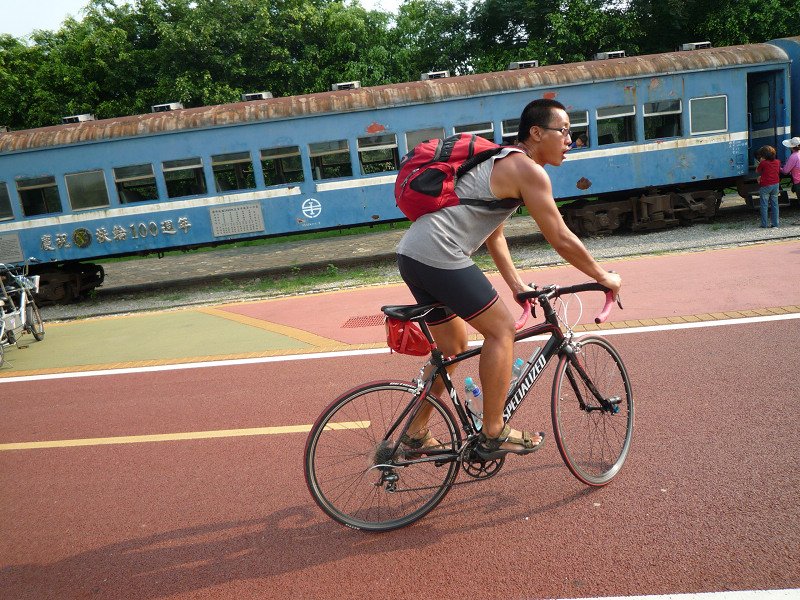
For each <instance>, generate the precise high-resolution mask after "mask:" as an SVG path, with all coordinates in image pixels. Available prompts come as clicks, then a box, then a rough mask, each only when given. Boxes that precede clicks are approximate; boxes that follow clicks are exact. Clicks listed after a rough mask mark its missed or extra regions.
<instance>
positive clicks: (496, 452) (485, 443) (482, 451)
mask: <svg viewBox="0 0 800 600" xmlns="http://www.w3.org/2000/svg"><path fill="white" fill-rule="evenodd" d="M534 435H538V436H540V437H541V439H540V440H539V443H538V444H534V443H533V436H534ZM506 442H509V443H511V444H517V445H518V446H520V448H518V449H517V448H503V447H502V446H503V444H505V443H506ZM542 444H544V432H543V431H540V432H538V433H535V434H532V433H531V432H529V431H523V432H522V437H521V438H519V437H515V436H514V437H512V435H511V426H510V425H508V424H506V425H505V427H503V430H502V431H501V432H500V435H499V436H497V437H496V438H490V437H486V435H485V434H484V433H483V432H481V435H480V438H479V441H478V445H477V446H476V447H475V453H476V454H477V455H478V456H480V457H481V458H482V459H483V460H494V459H496V458H501V457H503V456H505V455H506V454H530V453H531V452H536V451H537V450H538V449H539V448H541V447H542Z"/></svg>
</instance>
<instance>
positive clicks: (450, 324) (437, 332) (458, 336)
mask: <svg viewBox="0 0 800 600" xmlns="http://www.w3.org/2000/svg"><path fill="white" fill-rule="evenodd" d="M430 330H431V334H432V335H433V339H434V340H436V346H437V347H438V348H439V350H441V351H442V353H443V354H444V355H445V356H453V355H455V354H458V353H459V352H463V351H464V350H466V349H467V326H466V324H465V323H464V321H463V320H462V319H461V318H459V317H456V318H455V319H451V320H450V321H446V322H444V323H441V324H440V325H431V326H430ZM456 366H457V365H451V366H450V367H448V369H447V372H448V373H450V374H451V375H452V373H453V372H454V371H455V369H456ZM442 392H444V383H442V380H441V379H437V380H436V381H435V382H434V384H433V387H432V389H431V393H433V395H434V396H441V394H442ZM432 410H433V407H432V406H431V405H430V404H428V403H427V402H426V403H425V404H423V405H422V408H421V409H420V411H419V413H417V416H416V417H414V420H413V421H412V422H411V426H410V427H409V428H408V435H409V436H411V437H414V438H417V437H422V436H423V435H424V434H425V429H426V428H427V423H428V419H429V418H430V416H431V411H432ZM437 443H438V442H437V441H436V440H431V441H430V442H428V443H427V444H426V445H431V446H432V445H436V444H437Z"/></svg>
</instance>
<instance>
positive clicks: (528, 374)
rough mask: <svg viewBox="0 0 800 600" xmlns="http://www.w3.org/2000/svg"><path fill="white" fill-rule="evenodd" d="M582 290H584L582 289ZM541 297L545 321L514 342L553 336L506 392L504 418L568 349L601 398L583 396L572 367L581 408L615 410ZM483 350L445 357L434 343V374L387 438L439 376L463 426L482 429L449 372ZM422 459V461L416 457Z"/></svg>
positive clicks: (469, 430) (444, 453)
mask: <svg viewBox="0 0 800 600" xmlns="http://www.w3.org/2000/svg"><path fill="white" fill-rule="evenodd" d="M579 291H580V290H579ZM536 299H537V300H538V301H539V304H540V306H541V307H542V310H543V312H544V318H545V321H544V323H540V324H538V325H534V326H533V327H529V328H527V329H523V330H522V331H519V332H518V333H516V334H515V336H514V342H515V343H516V342H519V341H522V340H525V339H528V338H531V337H534V336H537V335H546V334H549V335H550V338H549V339H548V340H547V342H546V343H545V345H544V346H543V347H542V348H537V349H536V350H535V351H534V353H533V354H532V355H531V357H530V358H529V359H528V361H527V362H526V363H525V365H524V367H523V369H522V372H521V373H520V375H519V377H518V378H517V380H516V382H514V385H513V386H511V389H509V391H508V395H507V396H506V402H505V406H504V408H503V422H504V423H508V421H509V420H510V419H511V417H513V416H514V413H516V412H517V409H519V407H520V405H521V404H522V401H523V400H524V399H525V397H526V396H527V395H528V392H529V391H530V390H531V388H532V387H533V386H534V385H535V384H536V381H537V380H538V379H539V376H540V375H541V374H542V372H543V371H544V370H545V367H546V366H547V365H548V364H549V363H550V360H551V359H552V358H553V357H554V356H558V355H559V353H560V352H562V351H566V352H568V360H569V361H570V365H571V366H572V367H573V368H574V369H575V371H577V373H578V375H579V376H580V379H582V380H583V382H584V383H585V384H586V386H587V388H588V389H589V391H590V392H591V394H592V396H594V397H595V398H596V399H597V401H598V402H599V403H600V407H595V408H592V407H590V406H588V405H587V403H586V402H585V400H584V399H583V394H582V393H581V389H580V386H579V385H578V381H577V380H576V378H575V374H574V373H573V372H572V369H569V370H567V379H568V380H569V382H570V385H571V386H572V388H573V390H574V391H575V394H576V396H577V398H578V402H579V404H580V407H581V409H583V410H597V409H598V408H599V409H600V410H611V409H612V407H613V405H614V404H617V403H618V401H617V402H615V401H614V400H615V399H612V400H611V401H609V400H608V399H606V398H604V397H603V396H602V395H601V394H600V392H599V391H598V390H597V388H596V387H595V386H594V383H592V380H591V378H590V377H589V376H588V374H587V373H586V371H585V370H584V369H583V366H582V365H581V363H580V361H579V360H578V358H577V357H576V356H575V354H574V352H573V351H572V349H571V348H569V347H568V346H566V345H565V342H566V341H567V338H566V336H565V335H564V333H563V332H562V331H561V328H560V327H559V325H558V317H557V315H556V313H555V310H553V307H552V305H551V304H550V302H549V300H548V299H547V297H545V296H544V295H540V296H538V297H537V298H536ZM420 325H421V327H422V331H423V333H424V334H425V336H426V337H427V338H428V340H429V341H431V342H432V343H433V338H432V336H431V334H430V330H429V329H428V326H427V324H426V323H425V322H424V321H420ZM482 350H483V347H482V346H481V347H478V348H475V349H473V350H467V351H465V352H461V353H459V354H457V355H455V356H451V357H450V358H445V357H444V355H443V354H442V352H441V350H439V349H438V348H436V346H435V345H434V347H433V351H432V352H431V359H430V361H429V363H428V364H429V366H430V367H431V368H433V369H434V374H433V376H432V377H431V376H426V377H425V379H424V384H423V386H422V388H421V389H420V391H419V395H418V397H417V400H416V401H414V402H411V403H409V405H408V406H407V407H406V408H405V409H404V410H403V412H402V413H401V414H400V416H398V418H397V420H396V421H395V422H394V425H393V426H392V427H390V428H389V431H387V433H386V438H385V439H389V437H391V436H392V435H393V433H394V432H395V431H396V430H397V428H398V427H399V426H400V424H401V423H403V421H404V420H405V419H406V418H408V421H407V423H406V425H405V428H404V430H403V432H402V433H403V434H404V433H405V432H406V431H407V430H408V425H409V424H410V423H411V421H412V420H413V419H414V417H415V416H416V415H417V413H418V412H419V410H420V409H421V408H422V402H423V400H424V398H425V397H426V396H427V395H428V394H429V393H430V391H431V388H432V387H433V383H434V382H435V381H436V378H437V377H441V378H442V382H443V383H444V387H445V389H446V390H447V394H448V395H449V396H450V399H451V400H452V402H453V404H454V406H455V407H456V414H457V415H458V417H459V419H460V421H461V426H462V428H463V429H464V431H465V432H467V434H468V435H469V436H472V435H475V434H477V433H478V430H477V429H476V428H475V425H474V423H473V422H472V419H471V418H470V416H469V412H468V411H467V410H466V408H465V407H464V405H462V404H461V400H460V399H459V397H458V392H457V391H456V389H455V386H454V385H453V381H452V379H451V378H450V374H449V373H448V372H447V367H449V366H450V365H454V364H457V363H460V362H461V361H463V360H467V359H469V358H473V357H475V356H478V355H479V354H480V353H481V352H482ZM399 445H400V442H399V438H398V441H397V443H396V446H395V448H394V452H397V449H398V447H399ZM425 454H427V455H428V458H423V459H421V460H423V461H426V460H431V457H436V456H439V457H440V458H441V457H442V456H452V455H453V452H452V451H451V450H426V452H425ZM414 462H419V461H414Z"/></svg>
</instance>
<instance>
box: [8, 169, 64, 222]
mask: <svg viewBox="0 0 800 600" xmlns="http://www.w3.org/2000/svg"><path fill="white" fill-rule="evenodd" d="M17 193H18V194H19V199H20V203H21V204H22V214H24V215H25V216H26V217H33V216H36V215H51V214H54V213H60V212H61V195H60V194H59V193H58V186H57V185H56V178H55V177H53V176H46V177H34V178H31V179H18V180H17Z"/></svg>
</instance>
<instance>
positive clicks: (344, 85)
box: [331, 81, 361, 92]
mask: <svg viewBox="0 0 800 600" xmlns="http://www.w3.org/2000/svg"><path fill="white" fill-rule="evenodd" d="M360 87H361V82H360V81H342V82H341V83H334V84H333V85H332V86H331V90H332V91H334V92H338V91H339V90H355V89H358V88H360Z"/></svg>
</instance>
